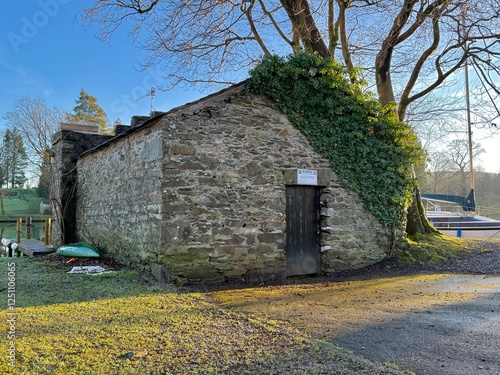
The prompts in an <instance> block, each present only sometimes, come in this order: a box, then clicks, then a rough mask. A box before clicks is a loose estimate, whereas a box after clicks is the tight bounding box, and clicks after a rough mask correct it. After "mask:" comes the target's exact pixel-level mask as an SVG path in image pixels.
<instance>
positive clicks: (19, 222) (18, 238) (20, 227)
mask: <svg viewBox="0 0 500 375" xmlns="http://www.w3.org/2000/svg"><path fill="white" fill-rule="evenodd" d="M22 233H23V218H22V217H20V218H19V219H17V236H16V242H17V243H20V242H21V235H22Z"/></svg>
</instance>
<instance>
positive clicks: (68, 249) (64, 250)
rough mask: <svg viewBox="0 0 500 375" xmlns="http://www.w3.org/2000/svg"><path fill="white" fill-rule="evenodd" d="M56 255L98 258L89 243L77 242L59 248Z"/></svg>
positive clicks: (94, 249)
mask: <svg viewBox="0 0 500 375" xmlns="http://www.w3.org/2000/svg"><path fill="white" fill-rule="evenodd" d="M56 254H59V255H63V256H65V257H75V258H99V257H100V255H99V253H98V252H97V249H96V248H95V247H94V246H92V245H91V244H89V243H86V242H78V243H73V244H70V245H63V246H61V247H59V248H58V249H57V251H56Z"/></svg>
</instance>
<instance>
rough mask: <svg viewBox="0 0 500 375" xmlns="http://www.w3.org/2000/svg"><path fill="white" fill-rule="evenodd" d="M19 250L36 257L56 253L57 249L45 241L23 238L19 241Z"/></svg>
mask: <svg viewBox="0 0 500 375" xmlns="http://www.w3.org/2000/svg"><path fill="white" fill-rule="evenodd" d="M19 251H20V252H22V253H23V254H24V255H27V256H30V257H36V256H40V255H47V254H50V253H55V251H56V249H55V248H54V246H52V245H45V243H44V242H43V241H38V240H33V239H29V240H28V239H23V240H22V241H21V242H20V243H19Z"/></svg>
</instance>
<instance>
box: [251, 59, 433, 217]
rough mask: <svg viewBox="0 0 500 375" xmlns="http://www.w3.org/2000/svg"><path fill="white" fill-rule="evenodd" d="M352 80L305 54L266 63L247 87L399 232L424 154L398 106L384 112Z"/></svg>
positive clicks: (336, 66)
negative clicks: (414, 171)
mask: <svg viewBox="0 0 500 375" xmlns="http://www.w3.org/2000/svg"><path fill="white" fill-rule="evenodd" d="M348 78H349V77H347V74H346V71H345V69H344V68H343V67H342V65H341V64H340V63H338V62H335V61H332V60H329V59H322V58H321V57H319V56H316V55H310V54H307V53H301V54H298V55H294V56H288V57H286V58H283V57H278V56H271V57H268V58H265V59H264V60H263V61H262V63H261V64H260V65H258V66H257V67H256V68H255V69H254V70H252V71H251V72H250V79H249V82H248V87H249V89H250V90H251V91H252V92H253V93H255V94H259V95H263V96H265V97H268V98H270V99H272V100H273V101H274V102H275V103H276V107H277V109H279V110H280V111H281V112H282V113H284V114H285V115H286V116H287V117H288V119H289V120H290V121H291V122H292V124H293V125H294V126H295V127H296V128H298V129H299V130H300V131H301V132H302V133H303V134H304V135H305V136H306V138H307V139H308V140H309V142H310V143H311V145H312V146H313V147H314V148H315V150H316V151H317V152H319V153H320V154H322V155H323V156H325V157H326V158H328V159H329V160H330V163H331V166H332V169H333V170H334V171H335V173H336V174H337V175H338V176H339V178H340V179H341V180H342V181H343V182H344V183H345V184H346V186H348V187H349V188H350V189H352V190H354V191H356V192H357V193H359V195H360V196H361V198H362V199H363V201H364V203H365V206H366V208H367V210H369V211H370V212H371V213H373V215H375V216H376V217H377V218H378V219H379V221H380V222H381V223H382V224H384V225H386V226H389V227H399V226H401V223H403V222H404V221H405V220H406V208H407V207H408V205H409V203H410V199H411V191H412V188H413V186H414V180H413V178H412V174H411V166H412V164H413V165H414V164H420V163H421V161H422V160H423V157H424V152H423V150H422V148H421V147H420V144H419V143H418V140H417V137H416V136H415V134H414V133H413V131H412V130H411V128H410V126H409V125H407V124H404V123H402V122H399V121H398V120H397V118H396V114H395V111H394V109H395V108H394V107H393V106H392V107H391V106H388V107H385V108H383V107H382V106H381V105H380V104H379V103H378V101H377V100H376V98H375V96H374V95H373V94H372V93H369V92H364V91H363V84H362V83H359V84H352V83H351V82H350V80H349V79H348Z"/></svg>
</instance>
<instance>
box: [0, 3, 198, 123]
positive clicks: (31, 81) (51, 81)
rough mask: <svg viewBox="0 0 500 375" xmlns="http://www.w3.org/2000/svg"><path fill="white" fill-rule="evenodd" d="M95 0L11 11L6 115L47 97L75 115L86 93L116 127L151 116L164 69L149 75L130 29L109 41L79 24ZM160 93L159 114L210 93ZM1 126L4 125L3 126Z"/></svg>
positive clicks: (5, 59) (1, 51)
mask: <svg viewBox="0 0 500 375" xmlns="http://www.w3.org/2000/svg"><path fill="white" fill-rule="evenodd" d="M85 4H87V5H89V4H92V1H71V2H70V3H67V1H66V0H22V1H15V2H14V1H12V2H9V4H8V5H5V7H4V11H3V12H2V14H1V15H0V35H1V42H0V79H1V82H2V84H1V85H0V94H1V96H0V97H1V101H0V116H3V114H5V113H6V112H8V111H10V110H12V108H13V105H14V102H15V100H16V99H18V98H20V97H23V96H29V97H33V98H34V97H41V98H43V99H45V100H46V102H47V103H48V104H49V105H51V106H56V107H59V108H61V109H64V110H67V111H72V109H73V107H74V106H75V100H76V99H77V97H78V95H79V92H80V89H81V88H83V89H84V90H85V91H87V92H88V93H89V94H91V95H93V96H95V97H96V98H97V101H98V103H99V105H100V106H101V107H102V108H103V109H104V110H105V111H106V113H107V114H108V119H109V120H110V121H111V122H113V121H115V120H116V119H117V118H120V120H121V121H122V123H124V124H127V123H129V121H130V117H131V116H132V115H136V114H138V115H147V114H148V113H149V110H150V106H151V99H150V97H149V96H148V97H145V98H143V99H140V100H137V99H138V98H140V97H141V96H144V95H147V94H148V93H149V92H150V90H151V87H152V86H157V85H158V83H161V73H162V72H161V70H159V68H156V69H155V68H152V69H149V70H147V71H144V70H142V69H141V62H143V61H144V60H145V57H146V56H145V55H144V52H143V51H141V49H140V48H138V47H137V46H134V45H133V44H132V39H131V37H130V36H129V35H128V34H127V32H128V30H126V28H122V29H119V30H118V32H116V33H115V34H114V35H113V37H112V38H111V40H110V41H109V42H102V41H100V40H98V39H97V38H96V37H95V35H96V33H97V31H98V30H97V29H94V30H85V29H84V28H83V27H82V25H81V24H80V23H79V22H78V21H76V20H75V17H76V15H77V13H78V12H79V11H80V10H82V9H83V7H84V6H85ZM205 94H206V93H204V94H201V93H199V92H196V91H195V89H192V90H191V91H176V92H169V93H167V92H162V91H159V90H157V91H156V97H155V98H154V109H156V110H159V111H166V110H168V109H170V108H173V107H176V106H178V105H181V104H185V103H187V102H189V101H192V100H195V99H197V98H199V97H201V96H203V95H205ZM1 121H2V120H0V124H2V125H3V123H2V122H1Z"/></svg>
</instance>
